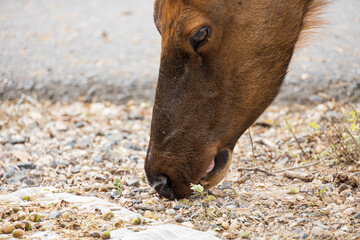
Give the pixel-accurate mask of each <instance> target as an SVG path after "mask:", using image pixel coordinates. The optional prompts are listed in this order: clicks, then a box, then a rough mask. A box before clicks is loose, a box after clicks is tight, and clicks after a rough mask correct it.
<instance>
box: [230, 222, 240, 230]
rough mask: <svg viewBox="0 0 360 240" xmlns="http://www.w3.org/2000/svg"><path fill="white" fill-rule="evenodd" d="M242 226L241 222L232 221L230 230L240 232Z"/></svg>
mask: <svg viewBox="0 0 360 240" xmlns="http://www.w3.org/2000/svg"><path fill="white" fill-rule="evenodd" d="M241 225H242V224H241V223H240V222H238V221H232V222H231V224H230V227H229V229H230V230H238V229H240V228H241Z"/></svg>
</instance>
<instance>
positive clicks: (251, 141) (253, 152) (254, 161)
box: [248, 128, 256, 166]
mask: <svg viewBox="0 0 360 240" xmlns="http://www.w3.org/2000/svg"><path fill="white" fill-rule="evenodd" d="M248 132H249V137H250V143H251V150H252V154H253V164H254V166H256V158H255V151H254V144H253V140H252V137H251V131H250V128H249V129H248Z"/></svg>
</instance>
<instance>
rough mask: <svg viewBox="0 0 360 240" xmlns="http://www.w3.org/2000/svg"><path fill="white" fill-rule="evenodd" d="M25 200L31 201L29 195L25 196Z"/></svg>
mask: <svg viewBox="0 0 360 240" xmlns="http://www.w3.org/2000/svg"><path fill="white" fill-rule="evenodd" d="M22 200H23V201H30V197H29V196H28V195H25V196H23V198H22Z"/></svg>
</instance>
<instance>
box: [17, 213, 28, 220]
mask: <svg viewBox="0 0 360 240" xmlns="http://www.w3.org/2000/svg"><path fill="white" fill-rule="evenodd" d="M18 214H19V218H20V220H25V218H26V213H24V212H19V213H18Z"/></svg>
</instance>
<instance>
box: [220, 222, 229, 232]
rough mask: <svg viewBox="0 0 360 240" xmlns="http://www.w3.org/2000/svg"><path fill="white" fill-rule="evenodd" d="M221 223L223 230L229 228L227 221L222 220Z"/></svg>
mask: <svg viewBox="0 0 360 240" xmlns="http://www.w3.org/2000/svg"><path fill="white" fill-rule="evenodd" d="M221 225H222V227H223V228H224V229H225V230H229V227H230V225H229V223H228V222H223V223H222V224H221Z"/></svg>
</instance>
